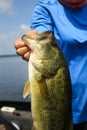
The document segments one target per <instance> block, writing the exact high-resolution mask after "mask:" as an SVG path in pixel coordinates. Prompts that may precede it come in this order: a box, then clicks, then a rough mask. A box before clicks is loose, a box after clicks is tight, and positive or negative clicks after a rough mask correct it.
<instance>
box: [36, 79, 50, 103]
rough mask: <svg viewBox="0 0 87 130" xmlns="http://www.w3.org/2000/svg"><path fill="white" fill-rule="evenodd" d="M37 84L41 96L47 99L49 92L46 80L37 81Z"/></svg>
mask: <svg viewBox="0 0 87 130" xmlns="http://www.w3.org/2000/svg"><path fill="white" fill-rule="evenodd" d="M38 86H39V89H40V94H41V96H42V98H43V99H44V100H46V101H47V100H48V99H49V92H48V87H47V84H46V81H45V80H40V81H38Z"/></svg>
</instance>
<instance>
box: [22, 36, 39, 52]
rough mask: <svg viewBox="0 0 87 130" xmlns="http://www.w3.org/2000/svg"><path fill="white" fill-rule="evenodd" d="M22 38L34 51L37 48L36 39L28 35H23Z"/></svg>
mask: <svg viewBox="0 0 87 130" xmlns="http://www.w3.org/2000/svg"><path fill="white" fill-rule="evenodd" d="M21 39H22V40H23V41H24V43H25V44H26V45H27V46H28V47H29V48H30V49H31V51H34V50H35V48H36V44H37V42H36V40H34V39H31V37H30V36H28V35H23V36H22V37H21Z"/></svg>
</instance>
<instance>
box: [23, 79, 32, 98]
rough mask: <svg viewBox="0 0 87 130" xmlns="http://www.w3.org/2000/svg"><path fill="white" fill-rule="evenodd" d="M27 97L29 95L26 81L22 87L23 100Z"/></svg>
mask: <svg viewBox="0 0 87 130" xmlns="http://www.w3.org/2000/svg"><path fill="white" fill-rule="evenodd" d="M28 95H30V81H29V80H27V82H26V83H25V86H24V91H23V98H26V97H27V96H28Z"/></svg>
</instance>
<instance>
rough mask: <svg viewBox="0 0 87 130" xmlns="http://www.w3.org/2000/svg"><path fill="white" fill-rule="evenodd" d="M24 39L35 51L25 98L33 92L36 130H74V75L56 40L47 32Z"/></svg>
mask: <svg viewBox="0 0 87 130" xmlns="http://www.w3.org/2000/svg"><path fill="white" fill-rule="evenodd" d="M22 39H23V40H24V41H25V43H26V44H27V45H28V46H29V48H31V54H30V60H29V83H28V85H27V87H25V89H24V97H25V96H26V95H27V94H29V92H30V94H31V110H32V117H33V130H73V123H72V109H71V97H72V90H71V82H70V74H69V70H68V66H67V63H66V60H65V58H64V55H63V53H62V51H61V49H60V48H59V46H58V43H57V40H56V38H55V37H54V36H53V35H52V33H51V32H49V31H46V32H43V33H41V34H36V35H33V36H29V35H24V36H22Z"/></svg>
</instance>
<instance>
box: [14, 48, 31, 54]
mask: <svg viewBox="0 0 87 130" xmlns="http://www.w3.org/2000/svg"><path fill="white" fill-rule="evenodd" d="M29 51H30V50H29V48H28V47H26V46H25V47H21V48H18V49H17V50H16V53H17V54H18V55H21V56H23V55H24V54H25V53H27V52H29Z"/></svg>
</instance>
